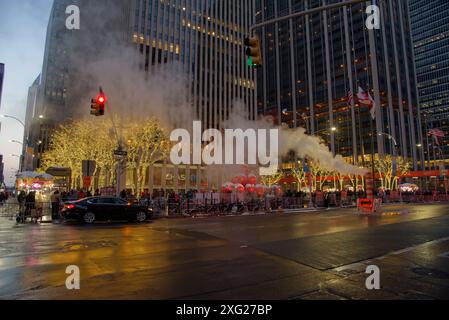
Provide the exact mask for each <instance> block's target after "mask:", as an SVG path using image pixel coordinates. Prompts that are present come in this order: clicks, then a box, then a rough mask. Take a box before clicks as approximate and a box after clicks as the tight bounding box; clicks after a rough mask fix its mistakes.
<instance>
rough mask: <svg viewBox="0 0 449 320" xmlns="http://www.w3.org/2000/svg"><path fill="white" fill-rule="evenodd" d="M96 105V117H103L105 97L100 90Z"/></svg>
mask: <svg viewBox="0 0 449 320" xmlns="http://www.w3.org/2000/svg"><path fill="white" fill-rule="evenodd" d="M97 105H98V116H104V110H105V105H106V96H105V95H104V93H103V90H101V89H100V94H99V95H98V97H97Z"/></svg>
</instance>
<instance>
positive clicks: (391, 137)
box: [378, 132, 398, 147]
mask: <svg viewBox="0 0 449 320" xmlns="http://www.w3.org/2000/svg"><path fill="white" fill-rule="evenodd" d="M378 135H379V137H382V136H386V137H387V138H388V139H390V140H391V141H393V143H394V146H395V147H397V146H398V142H397V141H396V139H395V138H394V137H393V136H392V135H391V134H388V133H385V132H379V133H378Z"/></svg>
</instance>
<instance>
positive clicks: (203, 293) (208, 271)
mask: <svg viewBox="0 0 449 320" xmlns="http://www.w3.org/2000/svg"><path fill="white" fill-rule="evenodd" d="M372 264H374V265H377V266H378V267H379V268H380V270H381V290H375V291H369V290H367V289H366V287H365V280H366V278H367V277H368V275H367V274H365V270H366V267H367V266H368V265H372ZM69 265H77V266H78V267H79V268H80V271H81V290H77V291H69V290H67V289H66V287H65V280H66V277H67V275H66V274H65V270H66V267H67V266H69ZM448 298H449V206H448V205H442V204H440V205H438V204H437V205H414V206H393V207H385V208H384V213H382V214H379V215H377V216H372V217H360V216H356V215H355V211H354V210H353V209H341V210H335V211H326V212H318V213H317V212H313V213H300V214H288V215H287V214H274V215H264V216H242V217H222V218H206V219H160V220H156V221H153V222H151V223H148V224H144V225H137V224H99V225H95V226H82V225H58V224H53V225H51V224H50V225H19V226H18V225H16V224H15V222H13V221H11V220H8V219H7V218H0V299H448Z"/></svg>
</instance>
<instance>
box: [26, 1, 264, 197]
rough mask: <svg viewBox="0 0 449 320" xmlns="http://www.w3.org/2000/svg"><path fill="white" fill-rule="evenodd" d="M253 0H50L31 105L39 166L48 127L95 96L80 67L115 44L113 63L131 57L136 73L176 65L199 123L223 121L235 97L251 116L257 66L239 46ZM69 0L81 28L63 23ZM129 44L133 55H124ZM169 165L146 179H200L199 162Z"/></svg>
mask: <svg viewBox="0 0 449 320" xmlns="http://www.w3.org/2000/svg"><path fill="white" fill-rule="evenodd" d="M253 3H254V2H253V1H252V0H245V1H241V0H231V1H230V0H170V1H156V0H130V1H122V0H102V1H97V0H96V1H93V0H78V1H71V0H70V1H69V0H55V2H54V6H53V9H52V13H51V17H50V21H49V25H48V31H47V42H46V50H45V57H44V64H43V70H42V75H41V80H40V84H39V94H38V103H37V107H36V110H37V111H36V114H37V115H38V118H37V122H38V124H39V125H38V127H39V129H38V130H37V134H35V135H33V136H34V138H33V140H35V141H37V142H39V144H37V147H36V150H35V153H36V155H35V156H36V164H37V165H38V166H39V158H40V155H41V154H42V152H44V151H45V150H46V149H47V148H48V146H49V142H50V141H49V139H48V137H49V132H50V131H51V129H52V128H53V127H54V126H55V125H56V124H58V123H61V122H63V121H67V120H70V119H73V118H77V117H79V116H81V115H83V114H84V115H85V114H86V113H88V111H89V110H88V106H89V103H90V98H89V96H90V97H93V94H94V91H93V90H97V89H98V85H101V83H99V82H98V79H96V80H94V79H93V78H92V77H91V75H87V76H86V72H85V71H86V69H87V68H89V65H92V64H93V63H95V61H98V62H99V63H101V60H104V59H103V58H104V57H111V56H114V51H115V50H122V49H123V50H126V54H123V55H120V54H116V55H115V56H114V61H115V62H116V63H118V64H120V63H121V61H120V59H122V62H123V63H125V62H126V63H128V62H129V61H125V60H126V59H129V60H133V61H134V60H137V65H138V67H139V68H140V69H141V72H142V75H145V73H147V74H151V73H152V72H153V71H155V70H156V69H158V66H161V65H170V64H173V65H177V66H178V67H180V70H181V72H182V73H183V74H184V76H185V77H184V78H186V79H187V81H186V83H185V84H186V86H187V90H186V91H187V96H186V97H185V99H186V100H187V101H188V102H189V103H190V105H191V106H192V107H193V110H194V113H195V115H194V118H196V119H200V120H202V121H203V127H204V128H221V126H222V123H223V120H225V119H226V118H227V116H228V115H229V113H230V110H231V108H232V107H233V105H234V103H235V102H239V103H241V104H243V105H244V106H245V109H246V111H247V114H248V117H250V118H255V117H256V114H257V112H256V100H255V95H254V92H255V73H254V71H252V70H251V69H249V68H248V67H247V65H246V60H245V53H244V46H243V39H244V38H245V36H247V35H248V34H249V29H250V26H251V25H252V24H253V23H254V15H253V12H254V6H253ZM72 4H75V5H78V6H79V8H80V10H81V29H80V30H67V28H66V27H65V19H66V17H67V15H66V14H65V9H66V7H67V6H68V5H72ZM128 49H131V52H132V53H133V55H129V54H128ZM133 49H135V50H133ZM117 57H118V58H119V60H117ZM159 69H160V68H159ZM178 69H179V68H178ZM118 71H120V70H118ZM118 73H120V72H118ZM108 74H109V75H110V73H108ZM116 76H120V77H123V76H122V75H120V74H117V75H116ZM123 80H124V82H129V81H126V79H123ZM167 85H169V84H167ZM81 100H82V101H81ZM122 103H126V101H122ZM80 106H81V108H80ZM82 106H86V108H84V107H82ZM41 115H42V119H41V118H40V116H41ZM151 170H153V169H151ZM174 170H175V169H174V168H166V167H158V168H154V171H155V172H156V171H157V172H156V173H155V174H154V177H153V171H151V173H150V177H149V180H148V186H149V187H150V188H153V186H154V187H156V188H165V187H170V186H172V187H174V188H178V187H179V189H185V188H189V186H191V185H192V186H199V184H200V181H201V179H202V178H201V177H200V174H199V172H200V169H199V168H195V170H196V171H193V169H192V170H191V172H190V173H189V171H190V168H183V169H181V170H182V171H183V172H182V171H181V172H180V173H179V174H175V173H174ZM171 172H172V173H171ZM167 176H169V177H170V176H171V177H182V176H184V177H185V176H193V178H192V179H186V180H187V181H185V184H184V185H182V183H181V182H180V181H176V178H175V179H171V180H170V179H165V177H167Z"/></svg>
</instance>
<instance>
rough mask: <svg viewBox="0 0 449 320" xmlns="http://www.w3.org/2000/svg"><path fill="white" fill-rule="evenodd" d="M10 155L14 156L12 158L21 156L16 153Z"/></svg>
mask: <svg viewBox="0 0 449 320" xmlns="http://www.w3.org/2000/svg"><path fill="white" fill-rule="evenodd" d="M11 157H14V158H19V159H20V158H21V157H20V156H19V155H17V154H11Z"/></svg>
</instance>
